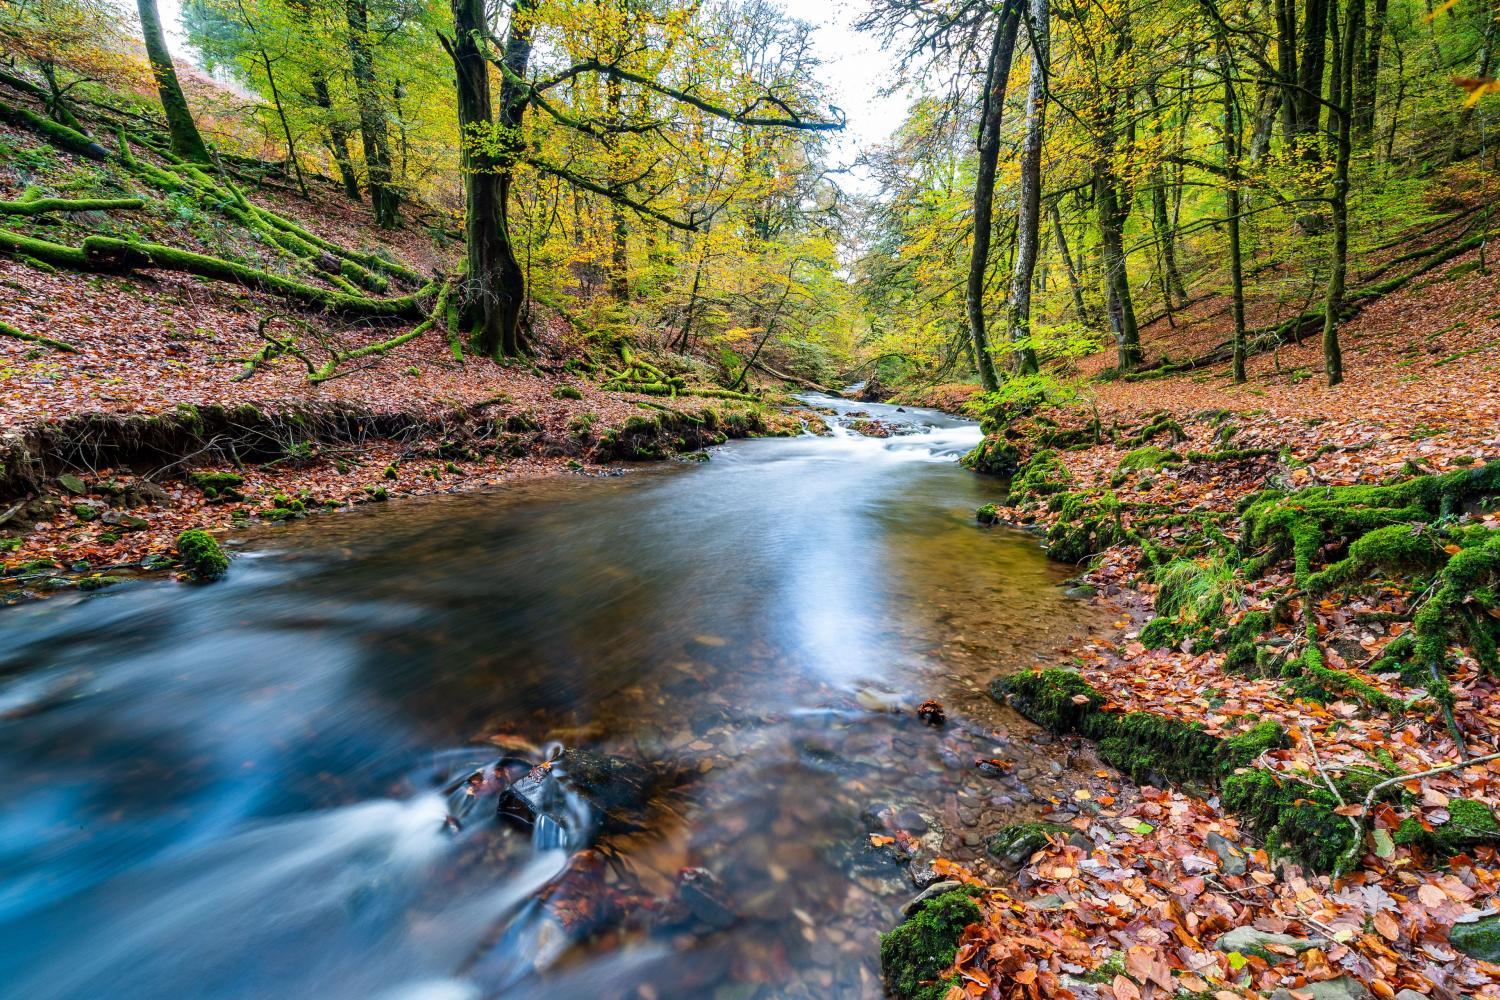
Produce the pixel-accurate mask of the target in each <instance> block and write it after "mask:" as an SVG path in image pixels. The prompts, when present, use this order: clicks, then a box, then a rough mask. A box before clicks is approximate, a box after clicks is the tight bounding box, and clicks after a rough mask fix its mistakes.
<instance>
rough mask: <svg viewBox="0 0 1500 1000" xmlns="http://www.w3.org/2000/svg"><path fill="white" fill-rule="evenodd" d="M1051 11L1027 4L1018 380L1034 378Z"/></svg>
mask: <svg viewBox="0 0 1500 1000" xmlns="http://www.w3.org/2000/svg"><path fill="white" fill-rule="evenodd" d="M1050 21H1051V8H1050V6H1049V4H1048V0H1031V12H1030V20H1029V21H1028V22H1027V28H1028V33H1029V35H1030V38H1031V79H1030V83H1029V85H1028V89H1027V93H1026V140H1025V144H1024V145H1023V146H1022V148H1021V193H1020V204H1019V207H1018V209H1017V219H1016V260H1015V270H1014V273H1013V274H1012V276H1011V283H1010V340H1011V343H1012V344H1015V345H1018V346H1016V347H1015V348H1014V349H1013V352H1012V361H1011V366H1012V367H1013V368H1014V369H1015V371H1016V372H1017V373H1019V374H1021V375H1035V374H1036V373H1037V370H1038V369H1037V356H1036V348H1034V347H1032V346H1031V344H1030V337H1031V282H1032V278H1033V277H1034V275H1035V272H1036V258H1037V246H1038V242H1039V239H1040V235H1041V221H1042V218H1041V217H1042V140H1043V138H1044V133H1045V131H1046V122H1047V53H1048V47H1049V46H1048V32H1049V30H1050Z"/></svg>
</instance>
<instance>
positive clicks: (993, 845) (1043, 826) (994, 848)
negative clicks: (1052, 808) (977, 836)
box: [984, 822, 1075, 865]
mask: <svg viewBox="0 0 1500 1000" xmlns="http://www.w3.org/2000/svg"><path fill="white" fill-rule="evenodd" d="M1074 832H1075V831H1074V829H1073V828H1072V827H1071V826H1064V825H1063V824H1061V823H1041V822H1038V823H1012V824H1010V825H1009V826H1003V827H1001V828H1000V829H999V831H997V832H996V833H994V834H992V835H991V836H990V838H989V839H988V840H986V841H985V845H984V846H985V850H987V851H989V852H990V854H991V855H992V856H994V857H996V858H999V859H1001V860H1002V861H1007V862H1009V863H1011V864H1013V865H1019V864H1023V863H1025V861H1026V860H1027V859H1028V858H1030V857H1031V856H1032V855H1033V854H1035V853H1036V852H1037V851H1040V850H1041V849H1042V848H1044V847H1046V846H1047V842H1048V840H1049V839H1050V838H1051V837H1053V836H1054V835H1061V836H1062V837H1064V838H1067V837H1070V836H1072V835H1073V833H1074Z"/></svg>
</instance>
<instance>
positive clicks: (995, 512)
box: [974, 503, 1000, 524]
mask: <svg viewBox="0 0 1500 1000" xmlns="http://www.w3.org/2000/svg"><path fill="white" fill-rule="evenodd" d="M974 519H975V520H976V521H978V522H979V523H980V524H994V523H995V522H996V521H998V520H999V519H1000V508H998V507H996V506H995V505H994V504H992V503H987V504H984V505H982V506H980V507H977V508H975V510H974Z"/></svg>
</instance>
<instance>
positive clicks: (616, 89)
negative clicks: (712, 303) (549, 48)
mask: <svg viewBox="0 0 1500 1000" xmlns="http://www.w3.org/2000/svg"><path fill="white" fill-rule="evenodd" d="M604 94H605V103H606V105H607V106H608V109H609V117H610V120H611V121H612V122H615V123H616V124H617V125H618V124H620V123H622V122H623V121H624V111H623V109H622V107H621V105H622V103H623V97H622V94H621V84H620V78H619V77H617V76H613V75H611V76H609V77H606V78H605V80H604ZM615 141H616V143H618V142H620V139H619V138H618V137H617V138H616V140H615ZM619 160H620V153H619V151H618V149H612V150H610V166H611V173H612V174H613V175H614V176H613V177H612V178H611V180H614V181H619V180H622V179H623V176H622V175H623V173H624V171H623V170H621V169H620V167H621V164H620V163H619ZM629 239H630V227H629V225H628V224H627V223H626V221H625V208H624V206H623V205H621V204H620V203H619V202H617V201H614V200H611V201H610V203H609V292H610V295H611V296H613V297H614V300H615V301H616V302H619V303H622V304H623V303H626V302H629V301H630V255H629V252H628V249H627V248H628V242H629Z"/></svg>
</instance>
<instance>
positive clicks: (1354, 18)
mask: <svg viewBox="0 0 1500 1000" xmlns="http://www.w3.org/2000/svg"><path fill="white" fill-rule="evenodd" d="M1364 18H1365V4H1364V0H1349V4H1348V7H1347V8H1346V10H1345V11H1344V37H1343V41H1342V55H1341V57H1340V62H1339V76H1338V79H1337V80H1335V81H1334V84H1335V86H1336V87H1337V88H1338V94H1337V98H1338V99H1337V100H1336V101H1335V102H1334V111H1333V112H1332V113H1336V114H1337V116H1338V133H1337V135H1338V140H1337V145H1336V148H1335V155H1334V167H1333V198H1332V199H1331V203H1332V207H1333V249H1332V251H1331V253H1330V254H1329V261H1328V263H1329V273H1328V297H1327V299H1326V301H1325V302H1324V307H1323V366H1324V369H1325V370H1326V372H1327V373H1328V384H1329V385H1331V386H1332V385H1338V384H1339V383H1340V382H1342V381H1343V380H1344V356H1343V351H1342V350H1341V349H1340V348H1339V310H1341V309H1342V308H1343V305H1344V282H1345V280H1346V276H1347V272H1348V267H1349V161H1350V159H1351V158H1352V154H1353V136H1352V131H1351V126H1352V125H1353V118H1354V115H1353V110H1354V76H1355V65H1356V61H1355V56H1356V54H1357V52H1358V43H1359V35H1360V28H1361V26H1362V25H1363V24H1364Z"/></svg>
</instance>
